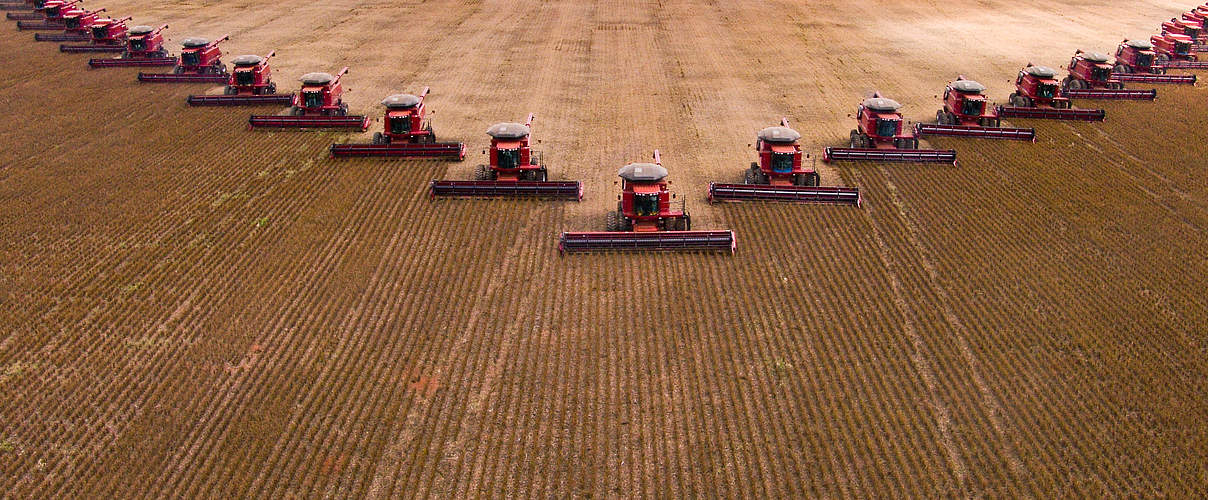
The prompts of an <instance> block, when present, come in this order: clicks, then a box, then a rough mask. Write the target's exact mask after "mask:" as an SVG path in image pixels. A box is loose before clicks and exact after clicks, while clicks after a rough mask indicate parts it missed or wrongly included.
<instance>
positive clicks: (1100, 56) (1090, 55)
mask: <svg viewBox="0 0 1208 500" xmlns="http://www.w3.org/2000/svg"><path fill="white" fill-rule="evenodd" d="M1079 55H1081V56H1082V59H1083V60H1086V61H1090V62H1093V63H1106V62H1107V61H1108V58H1107V54H1104V53H1102V52H1083V53H1082V54H1079Z"/></svg>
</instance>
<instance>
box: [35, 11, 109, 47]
mask: <svg viewBox="0 0 1208 500" xmlns="http://www.w3.org/2000/svg"><path fill="white" fill-rule="evenodd" d="M130 19H131V18H130V16H126V17H123V18H121V19H112V18H108V17H100V18H97V19H95V20H93V21H92V25H91V26H89V27H88V41H89V42H91V43H88V44H85V45H60V46H59V51H60V52H115V53H116V52H125V50H126V32H127V31H128V28H127V27H126V21H129V20H130ZM35 36H37V35H35Z"/></svg>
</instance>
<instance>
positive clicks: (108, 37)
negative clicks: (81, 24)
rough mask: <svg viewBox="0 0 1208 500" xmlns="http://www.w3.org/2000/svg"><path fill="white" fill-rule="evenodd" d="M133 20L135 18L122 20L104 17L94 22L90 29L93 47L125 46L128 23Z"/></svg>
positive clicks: (128, 17) (127, 17)
mask: <svg viewBox="0 0 1208 500" xmlns="http://www.w3.org/2000/svg"><path fill="white" fill-rule="evenodd" d="M131 19H133V18H132V17H130V16H126V17H123V18H121V19H112V18H108V17H103V18H100V19H97V20H96V21H94V22H93V23H92V26H91V27H89V31H91V36H92V43H93V45H109V46H113V45H125V43H126V31H127V27H126V21H129V20H131Z"/></svg>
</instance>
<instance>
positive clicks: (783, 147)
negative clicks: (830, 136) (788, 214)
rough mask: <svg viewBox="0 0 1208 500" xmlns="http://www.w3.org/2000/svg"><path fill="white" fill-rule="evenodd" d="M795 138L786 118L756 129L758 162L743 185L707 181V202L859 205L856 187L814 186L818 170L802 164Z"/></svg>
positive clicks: (745, 177) (748, 170)
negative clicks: (787, 202)
mask: <svg viewBox="0 0 1208 500" xmlns="http://www.w3.org/2000/svg"><path fill="white" fill-rule="evenodd" d="M799 140H801V134H800V133H798V132H797V131H796V130H793V129H791V128H789V121H788V119H787V118H785V119H781V120H780V126H779V127H768V128H765V129H763V130H760V131H759V134H758V135H757V136H756V139H755V151H757V152H758V153H759V162H758V163H754V162H752V163H751V168H749V169H747V170H746V171H745V172H744V173H743V176H744V183H743V184H724V183H718V182H711V183H709V203H713V202H717V201H748V200H752V201H754V200H767V201H792V202H799V203H832V204H845V205H856V206H859V205H860V190H859V188H849V187H821V186H819V185H818V184H819V177H818V172H817V171H815V170H814V168H813V166H812V165H811V166H809V167H807V166H805V165H804V162H803V159H805V158H809V155H803V154H802V153H801V146H800V145H798V144H797V141H799Z"/></svg>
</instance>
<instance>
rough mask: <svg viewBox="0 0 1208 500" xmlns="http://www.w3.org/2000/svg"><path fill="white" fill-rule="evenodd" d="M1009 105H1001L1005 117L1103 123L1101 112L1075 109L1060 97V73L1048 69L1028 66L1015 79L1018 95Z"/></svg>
mask: <svg viewBox="0 0 1208 500" xmlns="http://www.w3.org/2000/svg"><path fill="white" fill-rule="evenodd" d="M1008 101H1009V102H1010V103H1011V105H1010V106H999V107H998V116H1000V117H1003V118H1040V119H1048V120H1080V121H1103V119H1104V117H1105V116H1106V115H1107V113H1106V112H1105V111H1103V110H1102V109H1072V108H1073V103H1072V102H1070V100H1069V98H1068V97H1065V96H1062V95H1061V89H1060V84H1059V83H1058V82H1057V71H1056V70H1054V69H1053V68H1049V67H1047V66H1034V65H1032V64H1028V65H1027V66H1025V67H1024V68H1023V69H1021V70H1019V75H1018V76H1016V77H1015V92H1012V93H1011V97H1010V98H1009V99H1008Z"/></svg>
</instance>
